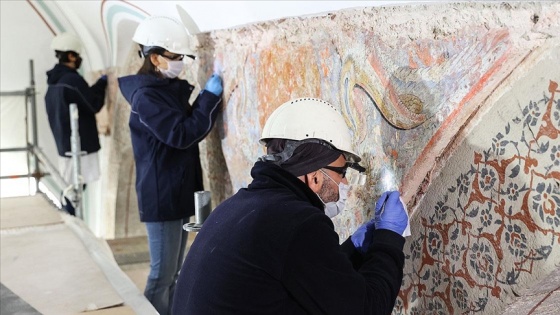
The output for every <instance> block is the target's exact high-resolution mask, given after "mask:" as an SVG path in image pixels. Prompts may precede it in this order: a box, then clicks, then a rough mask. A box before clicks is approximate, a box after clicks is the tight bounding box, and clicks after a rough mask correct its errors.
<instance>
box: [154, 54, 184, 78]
mask: <svg viewBox="0 0 560 315" xmlns="http://www.w3.org/2000/svg"><path fill="white" fill-rule="evenodd" d="M158 57H161V56H158ZM161 59H165V58H163V57H161ZM165 62H167V69H162V68H158V69H159V72H160V73H161V74H163V76H164V77H166V78H169V79H174V78H176V77H178V76H179V74H180V73H181V71H183V61H182V60H167V59H165Z"/></svg>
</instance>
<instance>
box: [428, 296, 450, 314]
mask: <svg viewBox="0 0 560 315" xmlns="http://www.w3.org/2000/svg"><path fill="white" fill-rule="evenodd" d="M428 310H430V314H434V315H447V312H446V309H445V307H444V306H443V304H442V303H441V301H440V300H439V299H431V300H430V301H429V302H428Z"/></svg>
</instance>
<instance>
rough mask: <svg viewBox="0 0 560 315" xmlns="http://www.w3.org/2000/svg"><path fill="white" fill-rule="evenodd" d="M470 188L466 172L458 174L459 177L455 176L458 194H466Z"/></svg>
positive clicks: (469, 180)
mask: <svg viewBox="0 0 560 315" xmlns="http://www.w3.org/2000/svg"><path fill="white" fill-rule="evenodd" d="M470 188H471V179H470V176H468V175H467V174H461V175H459V178H457V189H458V190H459V196H461V195H463V194H465V195H466V194H467V193H468V192H469V189H470Z"/></svg>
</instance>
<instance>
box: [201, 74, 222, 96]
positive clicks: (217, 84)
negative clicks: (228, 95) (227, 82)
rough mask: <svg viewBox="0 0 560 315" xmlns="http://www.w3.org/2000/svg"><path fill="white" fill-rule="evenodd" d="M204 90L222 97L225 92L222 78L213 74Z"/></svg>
mask: <svg viewBox="0 0 560 315" xmlns="http://www.w3.org/2000/svg"><path fill="white" fill-rule="evenodd" d="M204 89H205V90H206V91H208V92H210V93H212V94H214V95H216V96H220V95H222V91H223V90H224V88H223V87H222V78H220V76H219V75H217V74H213V75H212V76H211V77H210V79H208V81H207V82H206V85H205V86H204Z"/></svg>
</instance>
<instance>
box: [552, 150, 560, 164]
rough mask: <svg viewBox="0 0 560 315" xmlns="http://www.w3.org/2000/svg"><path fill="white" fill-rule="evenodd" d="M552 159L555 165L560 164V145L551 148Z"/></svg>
mask: <svg viewBox="0 0 560 315" xmlns="http://www.w3.org/2000/svg"><path fill="white" fill-rule="evenodd" d="M550 159H551V160H552V164H553V165H554V166H560V145H555V146H553V147H552V148H551V149H550Z"/></svg>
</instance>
